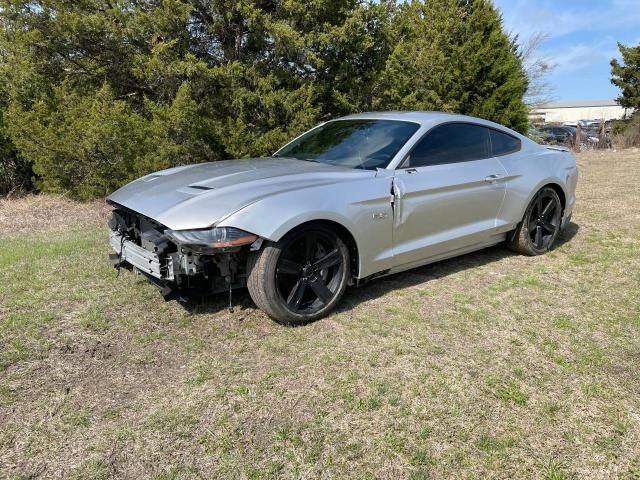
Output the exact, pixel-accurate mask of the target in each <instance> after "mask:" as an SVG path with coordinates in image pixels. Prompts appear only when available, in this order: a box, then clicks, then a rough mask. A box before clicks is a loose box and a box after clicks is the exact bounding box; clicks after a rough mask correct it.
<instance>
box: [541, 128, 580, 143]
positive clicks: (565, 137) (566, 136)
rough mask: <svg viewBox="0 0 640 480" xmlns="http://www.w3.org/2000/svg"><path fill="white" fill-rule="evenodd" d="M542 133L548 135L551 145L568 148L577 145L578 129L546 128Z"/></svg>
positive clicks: (542, 129)
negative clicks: (566, 146)
mask: <svg viewBox="0 0 640 480" xmlns="http://www.w3.org/2000/svg"><path fill="white" fill-rule="evenodd" d="M540 131H541V132H543V133H545V134H546V135H548V138H549V140H550V142H549V143H555V144H558V145H568V146H572V145H574V144H575V143H576V135H577V129H576V128H574V127H567V126H562V127H555V126H544V127H542V128H541V129H540Z"/></svg>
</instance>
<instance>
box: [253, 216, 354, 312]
mask: <svg viewBox="0 0 640 480" xmlns="http://www.w3.org/2000/svg"><path fill="white" fill-rule="evenodd" d="M349 265H350V263H349V249H348V248H347V246H346V245H345V243H344V242H343V241H342V239H341V238H340V237H339V236H338V235H337V234H336V232H335V231H333V230H331V229H330V228H327V227H325V226H322V225H310V226H308V227H303V228H301V229H299V230H296V231H294V232H292V233H290V234H287V235H286V236H285V237H284V238H283V239H282V240H281V241H279V242H276V243H269V244H267V245H266V246H265V247H264V248H263V249H262V250H261V251H259V252H254V253H252V254H251V256H250V257H249V265H248V272H249V277H248V279H247V287H248V289H249V294H250V295H251V298H252V299H253V301H254V302H255V303H256V305H257V306H258V307H260V308H261V309H262V310H264V311H265V312H266V313H267V314H268V315H269V316H270V317H271V318H273V319H274V320H276V321H278V322H280V323H284V324H287V325H302V324H305V323H309V322H312V321H314V320H317V319H319V318H322V317H324V316H325V315H327V314H328V313H329V312H330V311H331V310H332V309H333V308H334V307H335V306H336V304H337V303H338V302H339V301H340V298H341V297H342V294H343V293H344V290H345V288H346V286H347V283H348V281H349V275H350V269H349Z"/></svg>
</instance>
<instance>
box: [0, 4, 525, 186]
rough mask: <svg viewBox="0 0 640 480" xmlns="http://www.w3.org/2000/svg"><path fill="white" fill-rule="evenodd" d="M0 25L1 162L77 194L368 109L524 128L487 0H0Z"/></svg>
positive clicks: (234, 152) (233, 154)
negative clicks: (443, 113) (465, 117)
mask: <svg viewBox="0 0 640 480" xmlns="http://www.w3.org/2000/svg"><path fill="white" fill-rule="evenodd" d="M0 26H1V27H2V28H1V29H0V100H1V101H0V110H2V112H0V113H2V121H1V122H0V155H3V158H10V156H11V155H13V157H11V158H20V159H24V161H25V162H27V163H26V165H31V163H32V164H33V169H34V172H35V173H36V175H37V178H38V185H39V186H40V187H41V188H43V189H45V190H47V191H57V192H68V193H70V194H72V195H74V196H76V197H81V198H89V197H92V196H97V195H105V194H107V193H108V192H110V191H112V190H113V189H115V188H117V187H118V186H120V185H122V184H123V183H125V182H127V181H129V180H131V179H133V178H135V177H137V176H139V175H142V174H144V173H147V172H150V171H153V170H157V169H160V168H165V167H170V166H173V165H178V164H183V163H191V162H202V161H214V160H220V159H226V158H238V157H248V156H256V155H264V154H268V153H270V152H272V151H274V150H275V149H276V148H278V147H279V146H281V145H282V144H283V143H284V142H286V141H287V140H288V139H290V138H291V137H292V136H294V135H296V134H299V133H300V132H302V131H304V130H306V129H308V128H309V127H311V126H313V125H314V124H316V123H317V122H318V121H320V120H326V119H329V118H332V117H336V116H339V115H343V114H348V113H352V112H358V111H363V110H371V109H438V110H447V111H457V112H461V113H468V114H471V115H477V116H481V117H484V118H489V119H491V120H495V121H498V122H502V123H505V124H506V125H509V126H513V127H515V128H517V129H519V130H523V129H524V128H525V125H526V112H525V110H524V105H523V103H522V94H523V92H524V86H525V81H524V76H523V74H522V68H521V65H520V61H519V58H518V57H517V55H516V54H515V50H514V47H513V45H512V44H511V43H510V42H509V39H508V37H507V36H506V35H505V34H504V32H503V30H502V25H501V20H500V17H499V15H498V14H497V12H496V11H495V9H494V8H493V7H492V6H491V4H490V3H489V2H488V1H484V0H474V1H471V0H468V1H462V0H457V1H453V2H452V1H445V0H425V1H414V2H412V3H410V4H404V3H397V2H396V1H395V0H382V1H373V0H74V1H69V0H0ZM3 152H5V153H3ZM6 152H9V153H6ZM0 165H2V164H0ZM0 168H1V167H0ZM1 173H2V172H0V174H1Z"/></svg>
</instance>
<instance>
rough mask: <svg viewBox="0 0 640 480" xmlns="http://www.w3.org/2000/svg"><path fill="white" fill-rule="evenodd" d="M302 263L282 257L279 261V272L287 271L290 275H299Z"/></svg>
mask: <svg viewBox="0 0 640 480" xmlns="http://www.w3.org/2000/svg"><path fill="white" fill-rule="evenodd" d="M301 268H302V265H300V264H299V263H296V262H294V261H293V260H287V259H286V258H281V259H280V261H279V262H278V273H286V274H289V275H298V274H299V273H300V269H301Z"/></svg>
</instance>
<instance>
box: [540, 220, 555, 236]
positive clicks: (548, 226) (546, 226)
mask: <svg viewBox="0 0 640 480" xmlns="http://www.w3.org/2000/svg"><path fill="white" fill-rule="evenodd" d="M540 226H541V227H542V228H543V229H544V230H546V231H547V232H549V233H551V234H554V233H555V231H556V228H557V227H556V226H555V225H553V224H552V223H550V222H547V221H546V220H540Z"/></svg>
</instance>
